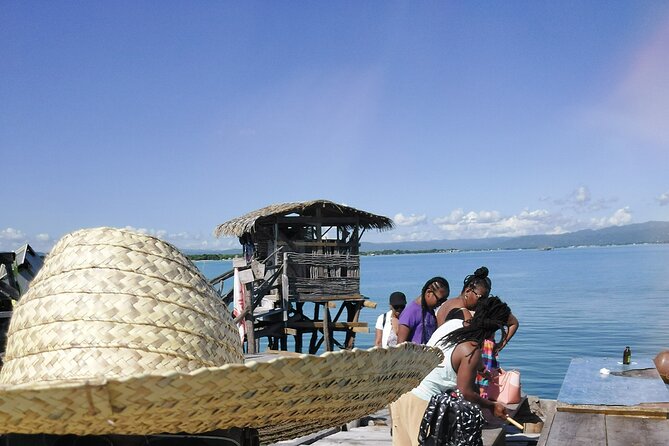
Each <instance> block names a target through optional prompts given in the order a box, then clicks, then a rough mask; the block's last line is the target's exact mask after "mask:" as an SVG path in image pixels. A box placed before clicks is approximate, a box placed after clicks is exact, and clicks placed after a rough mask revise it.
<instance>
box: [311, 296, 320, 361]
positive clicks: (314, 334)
mask: <svg viewBox="0 0 669 446" xmlns="http://www.w3.org/2000/svg"><path fill="white" fill-rule="evenodd" d="M320 307H321V304H320V303H319V302H314V318H313V319H312V320H313V321H314V322H316V321H317V320H319V316H318V313H319V310H320ZM317 341H318V330H313V331H312V332H311V339H310V340H309V354H312V355H313V354H315V353H316V350H318V346H317V345H316V343H317Z"/></svg>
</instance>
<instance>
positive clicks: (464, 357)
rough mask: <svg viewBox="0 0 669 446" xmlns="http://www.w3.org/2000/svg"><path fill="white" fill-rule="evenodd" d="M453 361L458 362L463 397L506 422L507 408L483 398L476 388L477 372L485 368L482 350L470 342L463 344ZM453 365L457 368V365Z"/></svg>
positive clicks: (454, 355) (459, 385) (454, 354)
mask: <svg viewBox="0 0 669 446" xmlns="http://www.w3.org/2000/svg"><path fill="white" fill-rule="evenodd" d="M451 361H452V362H458V365H457V385H458V389H459V390H460V392H462V396H463V397H464V398H465V399H466V400H467V401H471V402H472V403H475V404H478V405H479V406H481V407H485V408H487V409H490V410H491V411H492V413H493V415H495V416H496V417H498V418H501V419H503V420H506V418H507V416H508V415H507V413H506V407H504V405H503V404H502V403H499V402H493V401H490V400H488V399H485V398H482V397H481V395H479V393H478V392H477V391H476V389H475V387H474V383H475V381H476V372H477V371H478V370H479V369H480V368H482V366H483V365H482V363H481V349H479V348H478V347H476V346H474V345H472V344H471V343H469V342H463V343H462V344H460V345H458V346H457V347H456V348H455V351H454V352H453V358H452V359H451ZM453 365H454V366H455V364H453Z"/></svg>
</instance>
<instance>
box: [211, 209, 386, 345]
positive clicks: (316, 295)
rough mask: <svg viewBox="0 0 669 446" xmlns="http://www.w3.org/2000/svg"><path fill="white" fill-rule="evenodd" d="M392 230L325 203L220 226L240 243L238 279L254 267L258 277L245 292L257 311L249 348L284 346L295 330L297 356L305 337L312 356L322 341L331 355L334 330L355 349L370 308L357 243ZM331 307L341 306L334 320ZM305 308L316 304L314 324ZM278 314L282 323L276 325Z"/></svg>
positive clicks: (376, 218)
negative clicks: (370, 232)
mask: <svg viewBox="0 0 669 446" xmlns="http://www.w3.org/2000/svg"><path fill="white" fill-rule="evenodd" d="M392 227H393V221H392V220H391V219H390V218H388V217H384V216H382V215H375V214H372V213H370V212H365V211H361V210H359V209H355V208H352V207H349V206H344V205H341V204H337V203H333V202H332V201H328V200H312V201H304V202H298V203H283V204H274V205H271V206H267V207H264V208H262V209H258V210H256V211H253V212H249V213H248V214H246V215H242V216H241V217H237V218H235V219H233V220H230V221H228V222H225V223H223V224H221V225H219V226H218V227H217V228H216V229H215V231H214V234H215V235H216V236H217V237H220V236H222V235H227V236H236V237H239V242H240V243H241V244H242V247H243V254H244V259H240V260H242V262H241V264H239V263H238V265H239V266H236V267H235V268H238V270H237V274H240V273H239V269H243V268H248V267H249V266H250V268H251V270H252V271H253V275H252V277H249V280H251V279H253V280H252V282H251V285H244V286H247V287H249V290H248V291H250V293H246V294H247V295H252V298H250V301H249V304H248V306H252V312H247V313H246V315H245V319H246V321H247V324H250V325H249V326H248V327H247V340H249V339H250V340H249V345H250V346H253V345H255V344H254V342H255V341H253V339H255V338H259V337H263V336H267V337H269V338H272V339H274V341H272V342H278V341H277V339H279V340H281V342H283V345H285V342H286V333H287V332H286V330H290V331H291V333H293V335H294V336H295V348H296V351H301V349H302V335H303V334H305V333H311V334H312V338H311V342H310V344H309V352H311V353H315V352H316V351H317V350H318V348H319V345H320V342H324V343H325V345H326V349H327V350H332V348H333V346H334V344H335V343H337V341H336V340H335V338H334V331H343V332H345V334H346V338H345V340H344V341H343V343H338V345H345V346H346V347H347V348H351V347H352V346H353V341H354V339H355V333H356V330H360V329H364V330H366V327H367V324H366V323H361V322H359V321H358V316H359V313H360V310H361V309H362V307H363V306H364V305H365V297H364V296H362V295H361V294H360V257H359V249H360V238H361V237H362V235H363V233H364V232H365V230H366V229H377V230H387V229H392ZM243 260H245V261H246V262H244V261H243ZM254 264H255V265H256V267H255V270H254ZM260 265H263V266H262V267H261V266H260ZM244 283H248V282H244ZM332 301H339V302H341V305H340V309H339V311H338V312H337V313H336V316H335V317H334V319H330V315H329V311H330V310H329V306H328V305H329V303H331V302H332ZM263 302H264V303H263ZM305 303H308V304H313V305H314V313H313V314H314V316H313V319H312V318H310V317H309V315H307V313H309V312H307V313H305V307H304V305H305ZM321 310H323V317H322V318H320V316H319V313H320V311H321ZM344 310H345V315H344ZM276 314H280V315H281V319H280V320H271V317H273V316H272V315H276ZM289 314H290V316H289ZM309 314H311V313H309ZM339 317H342V320H344V321H346V322H339V321H338V318H339ZM268 318H269V319H268ZM257 319H262V320H257ZM319 332H322V333H323V338H322V339H321V340H320V341H318V340H317V338H318V336H319V334H318V333H319ZM270 345H274V346H276V344H270ZM274 348H276V347H274Z"/></svg>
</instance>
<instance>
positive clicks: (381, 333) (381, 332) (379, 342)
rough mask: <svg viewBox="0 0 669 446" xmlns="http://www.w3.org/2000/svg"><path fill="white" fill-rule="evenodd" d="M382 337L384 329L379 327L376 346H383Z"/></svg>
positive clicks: (375, 341) (375, 340)
mask: <svg viewBox="0 0 669 446" xmlns="http://www.w3.org/2000/svg"><path fill="white" fill-rule="evenodd" d="M382 339H383V330H379V329H378V328H377V329H376V339H374V346H375V347H381V344H382V342H381V341H382Z"/></svg>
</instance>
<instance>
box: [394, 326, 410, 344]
mask: <svg viewBox="0 0 669 446" xmlns="http://www.w3.org/2000/svg"><path fill="white" fill-rule="evenodd" d="M409 336H411V329H410V328H409V327H408V326H407V325H404V324H402V323H400V327H399V329H398V330H397V343H398V344H401V343H402V342H406V341H409V340H410V339H409Z"/></svg>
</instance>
